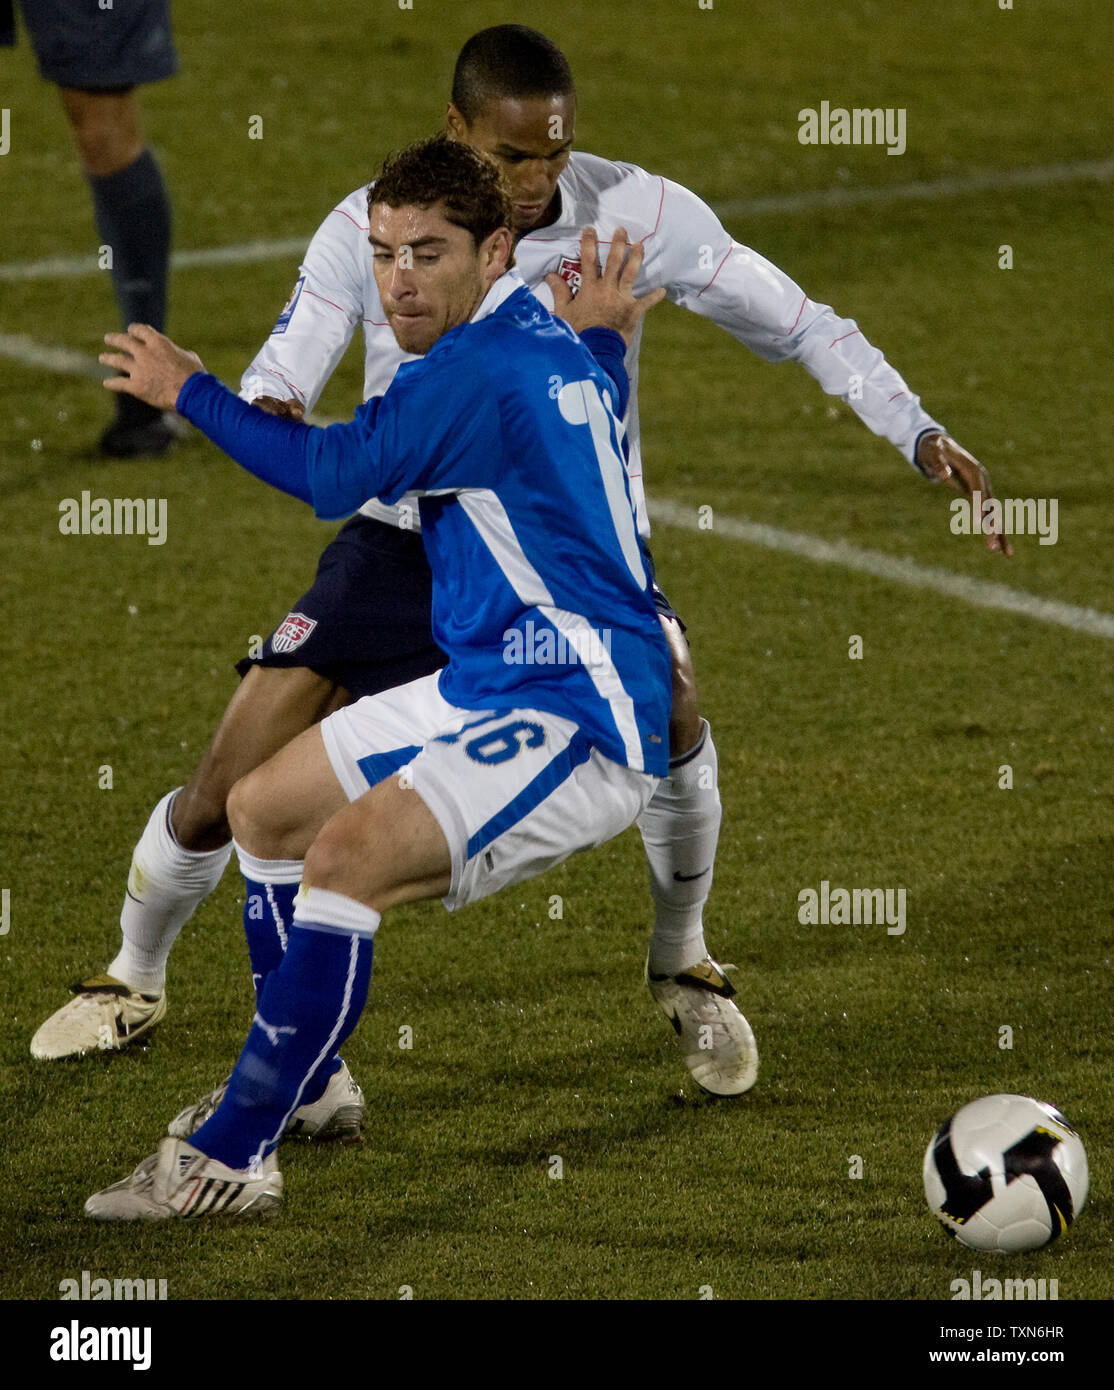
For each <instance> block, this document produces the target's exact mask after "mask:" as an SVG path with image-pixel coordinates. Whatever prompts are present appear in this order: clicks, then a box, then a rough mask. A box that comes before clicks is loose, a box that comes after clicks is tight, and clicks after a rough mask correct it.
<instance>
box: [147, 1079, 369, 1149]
mask: <svg viewBox="0 0 1114 1390" xmlns="http://www.w3.org/2000/svg"><path fill="white" fill-rule="evenodd" d="M227 1090H228V1082H227V1081H222V1082H221V1084H220V1085H219V1086H218V1087H217V1088H216V1090H215V1091H210V1092H209V1094H208V1095H207V1096H202V1098H201V1099H200V1100H199V1101H196V1102H195V1103H194V1104H193V1105H187V1106H186V1108H185V1109H184V1110H182V1111H179V1113H178V1114H177V1115H175V1116H174V1118H173V1119H172V1120H171V1121H170V1123H169V1124H168V1125H167V1127H166V1132H167V1134H169V1135H171V1136H172V1137H173V1138H176V1139H188V1138H189V1137H190V1135H191V1134H196V1133H197V1131H198V1130H199V1129H200V1128H201V1126H202V1125H203V1124H204V1123H205V1121H206V1120H207V1119H209V1117H210V1116H211V1115H212V1114H213V1113H214V1112H215V1111H216V1108H217V1106H218V1105H220V1103H221V1101H222V1100H223V1099H224V1093H225V1091H227ZM364 1109H365V1105H364V1093H363V1091H361V1090H360V1088H359V1086H358V1085H357V1084H356V1082H355V1081H354V1080H353V1078H352V1073H351V1072H350V1071H349V1070H348V1065H347V1063H345V1062H342V1063H341V1064H340V1067H339V1069H338V1070H337V1071H335V1072H333V1074H332V1076H331V1077H330V1078H329V1084H328V1085H327V1086H326V1087H325V1090H324V1091H323V1092H322V1094H321V1097H320V1099H318V1100H315V1101H313V1103H312V1104H310V1105H300V1106H299V1107H298V1109H297V1110H295V1111H294V1113H293V1115H291V1117H290V1119H289V1121H288V1122H287V1125H286V1131H285V1133H284V1135H283V1138H284V1139H290V1138H297V1139H315V1140H318V1141H321V1140H327V1139H339V1140H342V1141H344V1142H346V1143H354V1142H355V1141H357V1140H358V1139H359V1137H360V1130H361V1129H362V1128H363V1124H364Z"/></svg>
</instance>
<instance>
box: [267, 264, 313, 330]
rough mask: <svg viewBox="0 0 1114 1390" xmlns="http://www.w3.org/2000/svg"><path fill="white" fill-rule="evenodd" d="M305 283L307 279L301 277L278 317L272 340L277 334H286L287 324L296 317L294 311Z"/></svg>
mask: <svg viewBox="0 0 1114 1390" xmlns="http://www.w3.org/2000/svg"><path fill="white" fill-rule="evenodd" d="M305 283H306V277H305V276H304V275H301V276H299V277H298V283H297V284H296V285H295V286H294V288H293V289H292V290H291V291H290V298H289V299H288V300H287V301H286V304H285V305H284V306H283V310H282V313H281V314H279V316H278V322H277V323H276V324H275V326H274V328H272V329H271V337H272V338H273V337H274V336H275V334H276V333H285V332H286V327H287V324H289V322H290V320H291V319H292V318H293V317H294V310H295V309H296V308H297V307H298V300H299V298H300V297H301V294H302V286H303V285H304V284H305Z"/></svg>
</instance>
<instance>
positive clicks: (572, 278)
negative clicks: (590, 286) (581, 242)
mask: <svg viewBox="0 0 1114 1390" xmlns="http://www.w3.org/2000/svg"><path fill="white" fill-rule="evenodd" d="M557 274H558V275H559V276H560V277H561V279H562V280H564V282H565V284H566V285H568V287H569V289H570V290H572V292H573V294H576V293H577V292H578V291H579V289H580V262H579V260H575V259H574V258H573V257H572V256H562V258H561V264H560V265H559V266H558V267H557Z"/></svg>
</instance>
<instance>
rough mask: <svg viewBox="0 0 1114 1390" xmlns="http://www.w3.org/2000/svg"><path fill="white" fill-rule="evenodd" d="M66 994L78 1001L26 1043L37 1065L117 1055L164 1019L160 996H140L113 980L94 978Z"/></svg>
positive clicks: (157, 993) (163, 1000)
mask: <svg viewBox="0 0 1114 1390" xmlns="http://www.w3.org/2000/svg"><path fill="white" fill-rule="evenodd" d="M70 990H71V992H72V993H74V994H76V995H77V998H76V999H71V1000H70V1002H69V1003H68V1004H63V1005H62V1007H61V1008H60V1009H59V1010H58V1011H57V1012H56V1013H53V1014H51V1015H50V1017H49V1018H48V1019H47V1021H46V1022H45V1023H44V1024H43V1025H42V1027H41V1028H40V1029H39V1031H38V1032H37V1033H36V1034H35V1036H34V1037H33V1038H32V1039H31V1056H32V1057H37V1058H38V1059H39V1060H40V1061H43V1062H47V1061H54V1060H55V1059H57V1058H59V1057H82V1056H84V1055H85V1053H87V1052H120V1051H121V1050H122V1049H123V1048H125V1047H130V1046H131V1045H132V1043H133V1042H136V1041H137V1040H138V1039H139V1038H141V1037H143V1036H144V1034H145V1033H149V1032H150V1031H151V1029H152V1028H154V1026H155V1024H156V1023H160V1022H161V1021H162V1019H164V1018H165V1017H166V992H165V990H163V991H152V992H150V993H141V992H140V991H139V990H135V989H132V988H131V987H130V986H129V985H126V984H124V982H123V981H122V980H117V979H116V978H115V977H114V976H112V975H93V976H92V977H91V978H90V979H88V980H79V981H78V982H77V984H75V985H71V986H70Z"/></svg>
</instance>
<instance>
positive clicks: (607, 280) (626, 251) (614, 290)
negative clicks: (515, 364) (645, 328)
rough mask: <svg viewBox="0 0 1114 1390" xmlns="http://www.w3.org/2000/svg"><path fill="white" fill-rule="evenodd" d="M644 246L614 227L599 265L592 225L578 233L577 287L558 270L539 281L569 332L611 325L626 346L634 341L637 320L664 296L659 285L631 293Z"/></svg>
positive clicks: (623, 228)
mask: <svg viewBox="0 0 1114 1390" xmlns="http://www.w3.org/2000/svg"><path fill="white" fill-rule="evenodd" d="M645 255H646V251H645V247H644V246H643V245H642V243H641V242H640V241H636V242H635V243H634V245H633V246H632V245H631V242H630V238H629V237H628V236H627V231H626V228H625V227H619V228H617V229H616V231H615V236H614V238H613V239H612V242H611V249H610V250H609V251H608V253H607V264H606V265H604V266H601V265H600V260H599V240H598V238H597V236H596V229H595V227H585V228H584V230H583V231H582V232H581V234H580V289H579V290H578V291H577V293H576V295H575V296H574V295H573V293H572V291H571V290H570V289H569V287H568V285H567V284H566V282H565V281H564V280H562V279H561V277H560V276H559V275H552V274H550V275H547V276H546V277H545V283H546V284H547V285H548V286H549V288H550V289H551V290H552V291H553V312H554V314H556V316H557V317H558V318H559V319H564V321H565V322H566V323H567V324H568V325H569V327H570V328H571V329H572V330H573V331H574V332H575V333H583V332H584V330H585V329H586V328H613V329H614V330H615V332H616V333H618V334H619V335H620V336H621V337H622V339H623V341H624V342H625V343H626V345H627V347H630V345H631V343H632V342H633V341H634V335H635V333H636V332H637V331H638V325H639V324H640V323H641V322H642V320H643V319H644V318H645V317H646V315H647V314H648V313H649V311H650V310H651V309H652V308H653V307H654V305H655V304H660V303H661V301H662V300H663V299H664V298H665V290H664V289H656V290H652V291H651V292H650V293H649V294H644V295H642V297H641V298H639V299H636V298H635V297H634V282H635V280H637V278H638V272H639V271H640V270H641V269H642V262H643V260H644V258H645Z"/></svg>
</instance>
